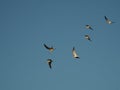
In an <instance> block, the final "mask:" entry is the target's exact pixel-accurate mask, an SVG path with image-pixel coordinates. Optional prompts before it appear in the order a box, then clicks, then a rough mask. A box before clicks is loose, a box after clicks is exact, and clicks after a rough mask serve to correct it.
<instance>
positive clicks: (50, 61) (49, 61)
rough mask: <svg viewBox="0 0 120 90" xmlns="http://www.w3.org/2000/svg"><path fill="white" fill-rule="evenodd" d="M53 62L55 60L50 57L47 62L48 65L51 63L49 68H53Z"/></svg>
mask: <svg viewBox="0 0 120 90" xmlns="http://www.w3.org/2000/svg"><path fill="white" fill-rule="evenodd" d="M52 62H53V61H52V60H51V59H48V60H47V63H48V65H49V68H50V69H51V68H52V65H51V64H52Z"/></svg>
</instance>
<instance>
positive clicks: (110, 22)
mask: <svg viewBox="0 0 120 90" xmlns="http://www.w3.org/2000/svg"><path fill="white" fill-rule="evenodd" d="M104 18H105V21H106V22H107V23H108V24H112V23H115V22H113V21H111V20H110V19H108V18H107V17H106V16H104Z"/></svg>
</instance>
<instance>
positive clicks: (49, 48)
mask: <svg viewBox="0 0 120 90" xmlns="http://www.w3.org/2000/svg"><path fill="white" fill-rule="evenodd" d="M44 47H45V48H46V49H48V50H49V51H50V52H52V51H54V48H53V47H48V46H47V45H46V44H44Z"/></svg>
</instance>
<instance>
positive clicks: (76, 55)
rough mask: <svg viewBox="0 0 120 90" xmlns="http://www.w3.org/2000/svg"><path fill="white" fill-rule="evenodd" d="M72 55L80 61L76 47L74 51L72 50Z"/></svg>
mask: <svg viewBox="0 0 120 90" xmlns="http://www.w3.org/2000/svg"><path fill="white" fill-rule="evenodd" d="M72 55H73V57H74V58H78V59H79V58H80V57H79V56H78V54H77V53H76V50H75V47H73V49H72Z"/></svg>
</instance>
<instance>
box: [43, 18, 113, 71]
mask: <svg viewBox="0 0 120 90" xmlns="http://www.w3.org/2000/svg"><path fill="white" fill-rule="evenodd" d="M104 19H105V21H106V23H107V24H112V23H115V22H113V21H111V20H110V19H109V18H108V17H106V16H104ZM85 27H86V29H89V30H92V31H93V30H94V29H93V28H92V27H91V25H88V24H87V25H86V26H85ZM84 37H85V39H87V40H88V41H92V40H91V38H90V36H89V35H87V34H86V35H85V36H84ZM43 46H44V47H45V48H46V49H47V50H48V51H49V52H51V53H52V52H53V51H54V50H55V48H54V47H53V46H51V47H50V46H47V45H46V44H44V45H43ZM72 55H73V57H74V58H75V59H80V57H79V55H78V54H77V52H76V49H75V47H73V48H72ZM52 62H53V60H52V59H47V64H48V66H49V68H50V69H52Z"/></svg>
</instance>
